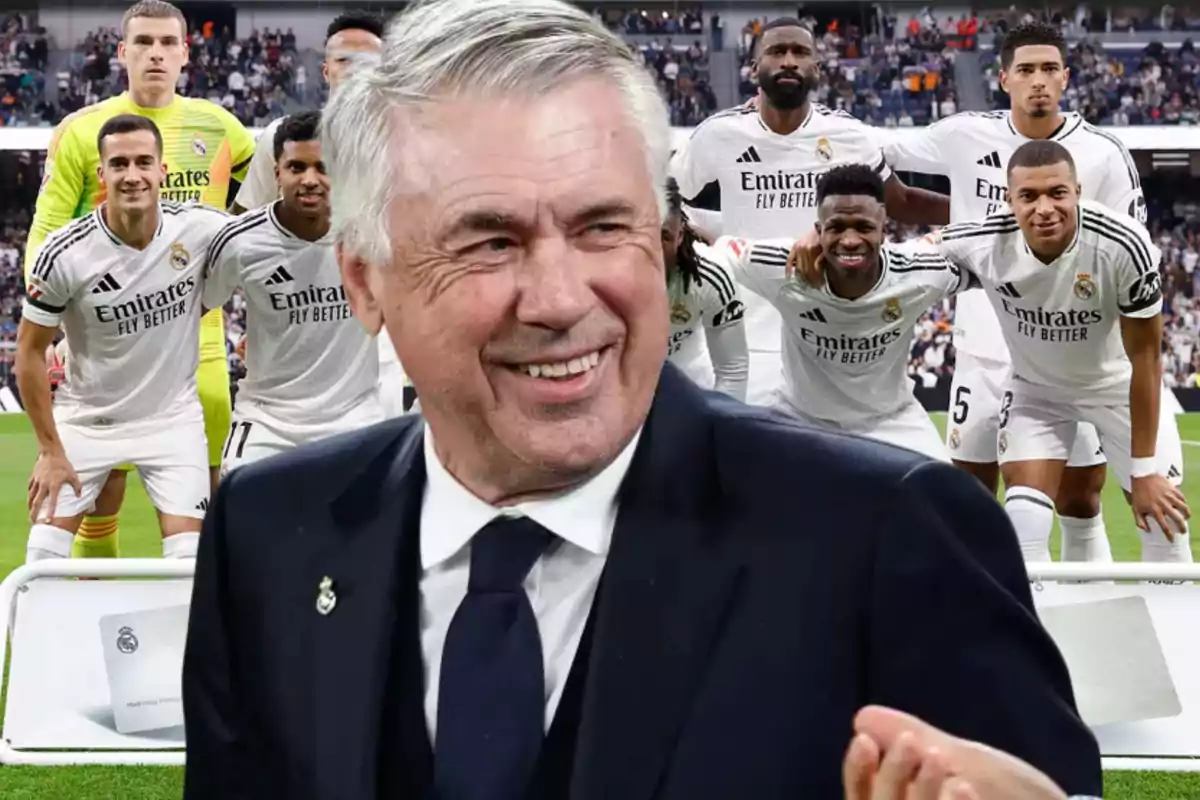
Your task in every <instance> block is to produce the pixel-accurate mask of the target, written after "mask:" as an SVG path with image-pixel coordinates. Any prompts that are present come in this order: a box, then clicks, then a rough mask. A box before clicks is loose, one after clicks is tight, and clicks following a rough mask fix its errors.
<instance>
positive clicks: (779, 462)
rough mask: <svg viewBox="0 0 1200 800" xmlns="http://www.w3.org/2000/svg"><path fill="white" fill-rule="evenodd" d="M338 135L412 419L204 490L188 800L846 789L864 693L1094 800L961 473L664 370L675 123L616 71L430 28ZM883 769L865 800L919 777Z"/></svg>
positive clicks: (421, 11) (344, 250) (554, 24)
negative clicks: (667, 195)
mask: <svg viewBox="0 0 1200 800" xmlns="http://www.w3.org/2000/svg"><path fill="white" fill-rule="evenodd" d="M324 119H325V122H324V125H325V130H324V134H323V137H324V138H323V149H324V153H325V155H326V158H327V161H328V165H329V170H330V174H331V178H332V198H333V204H334V222H333V229H334V233H335V235H336V237H337V242H338V245H337V246H338V249H339V259H340V264H341V268H342V276H343V283H344V285H345V291H346V294H347V297H348V298H349V301H350V304H351V307H352V308H353V310H354V313H355V315H356V316H357V317H358V318H359V320H360V321H361V322H362V323H363V325H364V326H365V327H366V328H367V329H368V330H370V331H371V332H377V331H379V330H381V329H386V330H387V332H388V333H389V334H390V335H391V339H392V341H393V342H394V343H395V346H396V350H397V352H398V354H399V356H400V359H401V361H402V362H403V363H404V365H405V366H406V368H407V370H408V372H409V374H410V375H411V378H412V381H413V383H414V385H415V386H416V389H417V391H418V393H419V395H420V397H421V401H422V405H423V415H422V416H419V417H418V416H410V417H405V418H400V419H396V420H392V421H389V422H386V423H382V424H380V425H377V426H374V427H371V428H368V429H366V430H363V431H361V432H358V433H355V434H350V435H347V436H344V437H335V438H331V439H327V440H325V441H322V442H320V443H317V444H314V445H312V446H309V447H305V448H300V449H298V450H296V451H294V452H292V453H289V454H286V455H283V456H280V457H277V458H273V459H268V460H265V461H263V462H260V463H256V464H252V465H249V466H247V467H244V468H243V469H240V470H238V471H237V472H235V473H233V474H232V475H231V476H230V477H229V479H228V480H226V481H225V482H224V483H223V484H222V485H221V487H220V489H219V491H218V492H217V495H216V497H215V499H214V501H213V505H212V508H211V509H210V511H209V514H208V517H207V519H206V521H205V529H204V533H203V536H202V538H201V544H200V553H199V557H198V561H197V568H196V580H195V589H194V596H193V601H192V612H191V613H192V615H191V621H190V625H189V629H188V643H187V653H186V657H185V663H184V710H185V716H186V719H187V737H188V769H187V776H186V787H185V796H186V797H187V798H189V799H190V800H201V799H202V798H211V799H212V800H218V798H220V800H235V799H239V798H263V797H287V798H289V800H292V799H295V798H314V800H315V798H332V797H336V798H338V799H339V800H367V799H368V798H432V797H436V798H439V800H525V799H526V798H554V799H555V800H558V799H559V798H578V799H579V800H600V799H601V798H605V799H610V798H611V800H649V799H650V798H660V799H661V800H684V798H686V799H687V800H697V799H699V800H704V798H732V797H746V796H753V797H754V798H755V800H773V799H774V798H779V799H780V800H782V799H783V798H796V797H806V798H807V797H821V798H824V797H831V796H840V795H841V792H842V788H841V787H842V771H841V765H842V754H843V751H844V750H845V748H846V746H847V744H848V742H849V741H850V737H851V733H852V724H853V719H854V715H855V713H856V712H857V711H858V710H859V709H860V708H861V707H863V706H865V705H867V704H871V703H878V704H883V705H891V706H897V707H900V708H903V709H905V710H906V711H908V712H911V713H914V714H917V715H918V716H921V717H924V718H926V719H927V720H928V721H929V722H931V723H932V724H935V725H937V726H939V727H942V728H945V729H946V730H948V731H950V732H952V733H953V734H955V735H956V736H964V737H967V738H970V739H978V740H981V741H983V742H986V743H987V744H989V745H992V746H993V747H996V748H1000V749H1003V750H1007V751H1009V752H1011V753H1013V754H1014V755H1016V756H1019V757H1020V758H1023V759H1025V760H1026V761H1028V762H1030V763H1032V764H1033V765H1034V766H1036V767H1038V768H1040V769H1042V770H1044V771H1045V772H1046V773H1048V774H1049V775H1050V777H1052V778H1053V779H1055V780H1057V781H1058V782H1059V783H1060V784H1062V785H1063V786H1065V787H1067V788H1070V789H1082V790H1096V789H1098V788H1099V783H1100V769H1099V757H1098V753H1097V749H1096V745H1095V742H1094V740H1093V739H1092V737H1091V735H1090V734H1089V733H1088V731H1087V729H1086V728H1085V727H1084V726H1083V725H1082V723H1081V722H1080V721H1079V719H1078V717H1077V716H1076V713H1075V710H1074V704H1073V699H1072V694H1071V687H1070V683H1069V680H1068V676H1067V671H1066V669H1065V667H1064V665H1063V662H1062V660H1061V658H1060V656H1059V654H1058V652H1057V651H1056V649H1055V647H1054V645H1053V643H1052V642H1051V640H1050V639H1049V637H1048V636H1047V635H1046V633H1045V632H1044V631H1043V630H1042V628H1041V627H1040V626H1039V625H1038V622H1037V619H1036V617H1035V615H1034V613H1033V609H1032V603H1031V600H1030V593H1029V587H1028V579H1027V577H1026V574H1025V570H1024V566H1023V564H1022V561H1021V556H1020V552H1019V550H1018V549H1017V546H1016V538H1015V536H1014V534H1013V531H1012V528H1011V527H1010V526H1009V523H1008V521H1007V518H1006V517H1005V515H1004V513H1003V511H1002V510H1001V509H1000V507H999V506H998V505H996V503H995V502H994V500H993V499H991V498H989V497H988V496H987V495H986V493H985V492H983V491H982V489H981V488H980V487H979V486H978V485H977V483H976V482H975V481H974V480H973V479H972V478H970V477H969V476H967V475H966V474H965V473H962V472H960V471H958V470H955V469H953V468H952V467H949V466H945V465H939V464H937V463H934V462H931V461H928V460H927V459H925V458H923V457H921V456H919V455H917V454H916V453H912V452H909V451H906V450H901V449H898V448H895V447H889V446H887V445H882V444H877V443H873V442H868V441H866V440H861V439H858V438H855V437H851V436H846V435H838V434H834V433H829V432H824V431H817V430H809V429H804V428H800V427H794V426H793V425H791V424H790V423H788V422H786V421H781V420H778V419H776V418H774V417H771V416H768V415H767V414H766V413H765V412H759V411H754V410H751V409H748V408H746V407H744V406H741V405H740V404H737V403H735V402H733V401H729V400H726V399H723V398H722V397H720V396H718V395H714V394H709V393H705V392H702V391H700V390H699V389H697V388H696V387H695V386H694V385H693V384H691V382H690V381H688V380H687V379H686V378H685V377H683V376H682V374H681V373H679V372H677V371H676V370H675V369H674V368H672V367H670V366H666V367H664V361H665V357H666V351H667V335H668V328H669V323H668V307H667V295H666V281H665V279H664V275H663V263H662V250H661V244H660V238H661V234H660V226H661V224H662V219H663V212H664V188H665V185H666V178H667V159H668V150H669V142H670V130H669V128H668V122H667V113H666V109H665V107H664V104H663V101H662V99H661V98H660V96H659V94H658V91H657V89H656V87H655V84H654V81H653V79H652V78H651V77H650V76H649V74H648V73H647V72H646V70H645V68H644V67H643V66H642V64H641V63H640V62H639V60H638V59H636V58H635V57H634V56H633V55H632V54H631V52H630V50H629V48H628V46H627V45H626V44H625V43H623V42H622V41H621V40H620V39H619V38H617V37H616V36H615V35H613V34H612V33H610V32H608V31H607V30H605V29H604V28H603V26H602V25H600V24H599V22H598V21H596V20H594V19H592V18H590V17H589V16H588V15H587V14H586V13H584V12H582V11H580V10H579V9H576V8H573V7H571V6H568V5H565V4H563V3H560V2H557V0H489V2H487V3H478V2H475V0H434V2H423V3H417V4H414V5H412V6H410V7H409V9H408V10H407V11H406V12H405V13H404V14H403V15H402V16H400V17H399V18H398V19H397V20H396V21H395V22H394V23H393V25H392V26H391V28H390V30H389V32H388V36H387V40H386V42H385V46H384V53H383V57H382V61H381V63H380V64H379V66H378V67H377V68H375V69H370V70H363V71H360V72H358V73H356V74H355V75H354V76H353V77H352V78H351V79H349V80H348V81H347V82H345V83H344V84H343V86H342V88H341V90H340V91H339V92H338V93H337V94H336V96H335V97H334V98H333V100H332V102H331V103H330V104H329V106H328V107H327V108H326V110H325V115H324ZM873 741H876V742H877V746H876V747H875V749H874V750H872V749H871V748H870V747H865V746H860V747H859V750H858V751H857V752H858V755H857V756H855V759H856V760H855V761H854V764H855V768H854V769H855V772H854V774H855V775H856V776H859V777H856V778H855V781H856V785H859V786H869V785H872V782H873V781H874V780H875V778H874V777H872V776H873V775H874V773H875V772H876V771H878V773H879V776H878V777H879V782H878V785H880V786H883V785H884V783H887V782H889V781H890V782H892V783H894V782H895V781H905V780H909V779H910V778H911V779H913V780H915V779H916V778H917V774H913V775H906V773H905V772H904V769H905V768H912V765H913V764H914V763H924V762H920V761H919V760H918V761H914V760H913V759H912V758H907V760H906V757H905V753H906V752H909V753H911V752H913V750H912V747H911V744H910V745H909V746H908V750H905V749H904V748H903V747H900V746H899V745H895V746H893V745H894V742H893V740H891V739H888V738H887V737H885V736H880V737H879V738H877V739H875V740H873ZM900 741H902V742H903V741H908V740H906V739H904V738H903V737H901V739H900ZM930 741H932V740H930ZM864 747H865V749H864ZM881 751H887V752H889V753H895V755H892V756H891V758H890V760H889V759H888V758H883V760H882V761H877V762H876V763H875V765H874V766H873V765H872V764H871V758H870V754H871V753H875V754H876V755H878V754H879V753H880V752H881ZM863 753H866V756H864V755H863ZM928 756H929V754H928V753H927V752H926V753H925V757H926V760H927V761H928V760H929V759H928ZM962 763H966V762H962ZM931 769H932V768H931ZM948 769H950V771H954V770H957V771H959V772H965V773H969V772H970V769H969V768H967V767H964V766H961V765H960V766H958V767H954V766H953V765H950V767H948ZM919 774H920V775H923V776H925V777H924V780H925V783H923V784H922V787H923V789H922V791H928V790H929V787H930V786H934V785H935V784H938V785H940V779H939V774H940V773H939V774H934V775H933V777H930V776H929V770H926V769H925V768H924V767H922V768H921V769H920V770H919ZM860 777H861V780H860ZM968 777H969V776H968ZM1001 783H1003V781H1001ZM872 791H873V790H872ZM934 791H940V789H939V788H937V786H934ZM876 794H877V795H878V792H876ZM868 796H870V795H864V797H868ZM880 796H882V795H880ZM922 796H924V795H922ZM928 796H929V797H936V796H937V795H936V794H930V795H928ZM1030 796H1031V797H1032V795H1030ZM1046 796H1052V795H1046ZM855 797H858V795H855Z"/></svg>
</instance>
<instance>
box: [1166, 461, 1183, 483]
mask: <svg viewBox="0 0 1200 800" xmlns="http://www.w3.org/2000/svg"><path fill="white" fill-rule="evenodd" d="M1167 477H1168V478H1170V479H1172V480H1174V479H1175V478H1182V477H1183V473H1182V472H1180V471H1179V467H1177V466H1175V465H1174V464H1172V465H1171V466H1170V467H1168V468H1167Z"/></svg>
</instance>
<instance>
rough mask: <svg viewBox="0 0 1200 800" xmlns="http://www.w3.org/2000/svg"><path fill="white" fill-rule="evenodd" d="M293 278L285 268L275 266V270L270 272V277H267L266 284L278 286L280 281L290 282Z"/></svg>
mask: <svg viewBox="0 0 1200 800" xmlns="http://www.w3.org/2000/svg"><path fill="white" fill-rule="evenodd" d="M293 280H295V279H294V278H292V274H291V273H290V272H288V271H287V270H286V269H285V268H283V267H276V269H275V271H274V272H272V273H271V277H269V278H267V280H266V284H267V286H278V285H279V284H281V283H291V282H292V281H293Z"/></svg>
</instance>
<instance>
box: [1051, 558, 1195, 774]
mask: <svg viewBox="0 0 1200 800" xmlns="http://www.w3.org/2000/svg"><path fill="white" fill-rule="evenodd" d="M1095 566H1096V567H1100V566H1101V565H1095ZM1163 566H1166V565H1163ZM1120 600H1125V601H1126V602H1124V603H1121V602H1113V601H1120ZM1130 601H1132V602H1130ZM1034 603H1035V604H1036V605H1037V608H1038V612H1039V615H1040V616H1041V617H1042V622H1043V624H1044V625H1045V626H1046V628H1047V629H1048V630H1049V631H1050V633H1051V634H1052V635H1053V636H1054V639H1055V642H1056V643H1057V644H1058V647H1059V649H1060V650H1061V651H1062V653H1063V657H1064V658H1065V659H1066V661H1067V666H1068V669H1070V671H1071V680H1072V684H1073V686H1074V688H1075V693H1076V699H1077V702H1078V704H1079V707H1080V714H1081V716H1083V718H1084V721H1085V722H1087V723H1088V724H1089V725H1090V726H1091V727H1092V730H1093V732H1094V733H1095V734H1096V739H1097V740H1098V741H1099V743H1100V751H1101V752H1102V753H1103V754H1104V756H1106V757H1109V758H1112V757H1128V758H1138V757H1143V758H1145V757H1153V758H1162V757H1168V758H1169V757H1175V758H1187V759H1194V758H1200V636H1197V631H1198V630H1200V628H1198V627H1197V624H1196V620H1197V618H1198V617H1200V586H1194V585H1182V586H1165V585H1149V584H1109V585H1104V584H1068V583H1043V584H1039V585H1037V587H1036V591H1035V592H1034ZM1193 766H1194V767H1196V768H1200V762H1196V763H1195V764H1194V765H1193Z"/></svg>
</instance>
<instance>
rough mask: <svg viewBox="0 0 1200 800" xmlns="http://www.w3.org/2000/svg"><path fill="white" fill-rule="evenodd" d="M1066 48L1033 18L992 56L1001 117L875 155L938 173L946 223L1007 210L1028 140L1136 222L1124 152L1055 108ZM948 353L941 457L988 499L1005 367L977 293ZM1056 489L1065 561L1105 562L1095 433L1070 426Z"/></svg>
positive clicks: (939, 125) (1141, 210) (919, 137)
mask: <svg viewBox="0 0 1200 800" xmlns="http://www.w3.org/2000/svg"><path fill="white" fill-rule="evenodd" d="M1066 52H1067V46H1066V42H1065V40H1064V39H1063V34H1062V31H1061V30H1060V29H1059V28H1057V27H1055V26H1054V25H1051V24H1048V23H1043V22H1029V23H1023V24H1021V25H1018V26H1016V27H1015V28H1013V29H1012V30H1011V31H1010V32H1009V33H1008V35H1007V36H1006V37H1005V39H1004V43H1003V45H1002V47H1001V49H1000V64H1001V71H1000V83H1001V86H1002V87H1003V88H1004V90H1005V91H1006V92H1007V93H1008V94H1009V97H1010V98H1011V100H1012V110H1011V111H994V112H987V113H977V112H963V113H960V114H955V115H954V116H951V117H947V118H946V119H944V120H941V121H939V122H936V123H934V124H933V125H930V126H928V127H926V128H921V129H913V130H909V131H905V132H904V133H903V134H902V135H897V136H895V137H894V138H893V140H892V141H891V143H889V144H888V145H887V146H886V147H885V149H884V152H885V155H886V156H887V159H888V163H889V164H890V165H891V167H892V168H893V169H897V170H904V171H908V170H911V171H914V172H925V173H933V174H941V175H946V176H947V177H949V179H950V187H951V192H950V220H951V222H965V221H968V220H977V219H981V218H983V217H985V216H987V215H989V214H994V213H997V212H1000V211H1003V210H1006V209H1007V207H1008V205H1007V188H1006V179H1005V173H1004V169H1005V166H1006V165H1007V164H1008V160H1009V158H1010V157H1011V156H1012V154H1013V152H1014V151H1015V150H1016V149H1017V148H1018V147H1020V146H1021V145H1022V144H1024V143H1025V142H1027V141H1030V140H1039V139H1045V140H1050V141H1055V142H1058V143H1060V144H1061V145H1063V146H1064V147H1065V148H1066V149H1067V150H1068V151H1069V152H1070V153H1071V155H1072V157H1073V158H1074V159H1075V163H1076V165H1077V167H1078V169H1079V174H1080V176H1081V177H1082V178H1083V180H1082V187H1083V198H1084V199H1085V200H1095V201H1098V202H1100V203H1103V204H1104V205H1106V206H1108V207H1109V208H1113V209H1116V210H1118V211H1122V212H1124V213H1127V214H1129V215H1130V216H1133V217H1135V218H1137V219H1138V220H1139V221H1140V222H1145V219H1146V208H1145V200H1144V198H1143V196H1142V187H1141V182H1140V181H1139V180H1138V174H1137V169H1136V168H1135V166H1134V163H1133V159H1132V157H1131V156H1130V155H1129V151H1128V150H1127V149H1126V148H1125V146H1124V145H1122V144H1121V142H1120V141H1119V140H1117V139H1116V138H1115V137H1113V136H1112V135H1111V134H1109V133H1106V132H1105V131H1103V130H1102V129H1100V128H1097V127H1095V126H1093V125H1089V124H1088V123H1086V122H1085V121H1084V120H1083V119H1082V118H1081V117H1079V116H1078V115H1077V114H1064V113H1062V112H1060V111H1059V99H1060V98H1061V97H1062V93H1063V91H1064V90H1065V89H1066V86H1067V79H1068V70H1067V68H1066V66H1065V64H1066ZM954 347H955V350H956V352H957V354H958V359H957V363H956V364H955V369H954V382H953V385H952V386H951V390H950V391H951V394H950V404H951V407H950V420H949V422H950V424H949V425H948V426H947V428H946V434H947V443H948V445H949V447H950V453H951V456H952V457H953V458H954V462H955V464H956V465H958V466H959V467H962V468H963V469H966V470H967V471H969V472H971V473H972V474H973V475H975V476H976V477H978V478H979V479H980V480H981V481H983V483H984V485H985V486H987V487H988V489H989V490H990V491H992V492H993V493H995V492H996V490H997V488H998V482H999V476H1000V471H999V465H998V463H997V461H998V457H997V452H996V441H997V433H998V431H999V425H1000V422H999V420H1000V396H1001V391H1002V386H1003V384H1004V381H1005V379H1006V377H1007V375H1008V370H1009V367H1010V366H1011V359H1010V357H1009V354H1008V348H1007V347H1006V345H1005V344H1004V337H1003V334H1002V333H1001V331H1000V324H999V322H998V321H997V318H996V312H995V311H993V310H992V306H991V303H989V302H988V299H987V297H986V296H985V295H984V293H983V292H982V291H972V292H967V293H965V294H963V295H962V296H961V297H959V298H958V301H957V307H956V310H955V315H954ZM1067 464H1068V469H1067V470H1066V471H1065V472H1064V473H1063V481H1062V484H1061V485H1060V486H1059V488H1058V491H1057V492H1056V493H1055V504H1056V507H1057V510H1058V514H1059V521H1060V523H1061V526H1062V532H1063V548H1062V552H1063V560H1065V561H1111V560H1112V554H1111V551H1110V549H1109V543H1108V536H1107V534H1106V532H1105V528H1104V516H1103V515H1102V514H1101V508H1100V491H1101V489H1102V488H1103V486H1104V477H1105V474H1104V473H1105V469H1104V455H1103V453H1102V452H1101V451H1100V447H1099V439H1098V438H1097V435H1096V430H1095V428H1094V427H1093V426H1092V425H1090V424H1086V423H1085V424H1082V425H1080V431H1079V435H1078V436H1076V437H1075V447H1074V449H1073V450H1072V451H1071V456H1070V459H1069V460H1068V462H1067Z"/></svg>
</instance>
